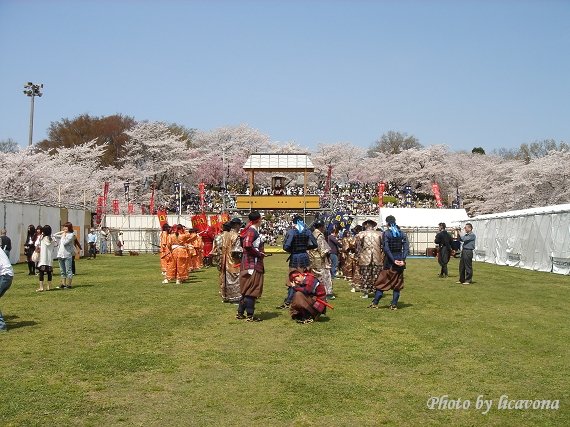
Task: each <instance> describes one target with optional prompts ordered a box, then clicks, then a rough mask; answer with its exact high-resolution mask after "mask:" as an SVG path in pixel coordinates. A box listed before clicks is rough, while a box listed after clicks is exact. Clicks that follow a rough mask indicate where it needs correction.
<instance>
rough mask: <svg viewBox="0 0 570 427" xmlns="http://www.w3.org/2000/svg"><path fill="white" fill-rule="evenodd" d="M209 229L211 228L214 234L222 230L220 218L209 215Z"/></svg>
mask: <svg viewBox="0 0 570 427" xmlns="http://www.w3.org/2000/svg"><path fill="white" fill-rule="evenodd" d="M210 227H212V228H213V229H214V230H216V232H219V231H220V230H221V229H222V223H221V222H220V217H219V216H218V215H210Z"/></svg>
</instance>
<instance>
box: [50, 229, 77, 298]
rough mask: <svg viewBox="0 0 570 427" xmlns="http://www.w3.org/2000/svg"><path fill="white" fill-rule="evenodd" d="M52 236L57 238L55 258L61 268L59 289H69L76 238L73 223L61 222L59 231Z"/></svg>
mask: <svg viewBox="0 0 570 427" xmlns="http://www.w3.org/2000/svg"><path fill="white" fill-rule="evenodd" d="M54 237H55V238H57V239H58V240H59V247H58V250H57V258H58V259H59V268H60V270H61V285H60V286H59V289H65V288H67V289H71V282H72V280H73V271H72V263H73V255H74V253H75V242H76V240H77V238H76V237H75V234H74V233H73V225H72V224H71V222H66V223H65V224H63V227H62V229H61V231H59V232H57V233H55V234H54Z"/></svg>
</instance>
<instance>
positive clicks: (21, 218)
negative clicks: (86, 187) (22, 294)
mask: <svg viewBox="0 0 570 427" xmlns="http://www.w3.org/2000/svg"><path fill="white" fill-rule="evenodd" d="M90 215H91V214H90V212H89V211H87V210H84V209H80V208H69V209H67V208H63V207H58V206H45V205H40V204H37V203H29V202H20V201H11V200H1V199H0V228H5V229H6V231H7V234H6V235H7V236H8V237H9V238H10V240H11V241H12V250H11V251H10V261H11V262H12V263H14V264H15V263H17V262H20V261H25V256H24V243H25V240H26V234H27V231H28V225H34V226H37V225H50V226H51V227H52V230H53V232H54V233H55V232H57V231H59V229H60V227H61V225H62V224H63V223H64V222H67V221H70V222H71V223H72V224H73V225H74V226H75V227H77V230H78V237H79V239H80V241H82V242H83V244H82V246H83V247H85V240H84V236H86V235H87V233H86V230H87V229H88V228H89V222H90ZM82 252H83V251H82Z"/></svg>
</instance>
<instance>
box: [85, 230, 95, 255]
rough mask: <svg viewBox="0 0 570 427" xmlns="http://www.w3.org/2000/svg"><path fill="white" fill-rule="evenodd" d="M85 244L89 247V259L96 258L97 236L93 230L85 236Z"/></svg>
mask: <svg viewBox="0 0 570 427" xmlns="http://www.w3.org/2000/svg"><path fill="white" fill-rule="evenodd" d="M87 244H88V245H89V258H87V259H91V258H93V259H95V258H97V234H96V233H95V230H94V229H92V228H91V229H90V230H89V233H88V234H87Z"/></svg>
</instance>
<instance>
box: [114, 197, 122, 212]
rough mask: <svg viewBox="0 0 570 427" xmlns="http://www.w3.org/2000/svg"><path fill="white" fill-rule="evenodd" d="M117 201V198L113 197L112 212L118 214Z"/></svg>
mask: <svg viewBox="0 0 570 427" xmlns="http://www.w3.org/2000/svg"><path fill="white" fill-rule="evenodd" d="M119 213H120V212H119V201H118V200H117V199H113V214H114V215H119Z"/></svg>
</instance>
